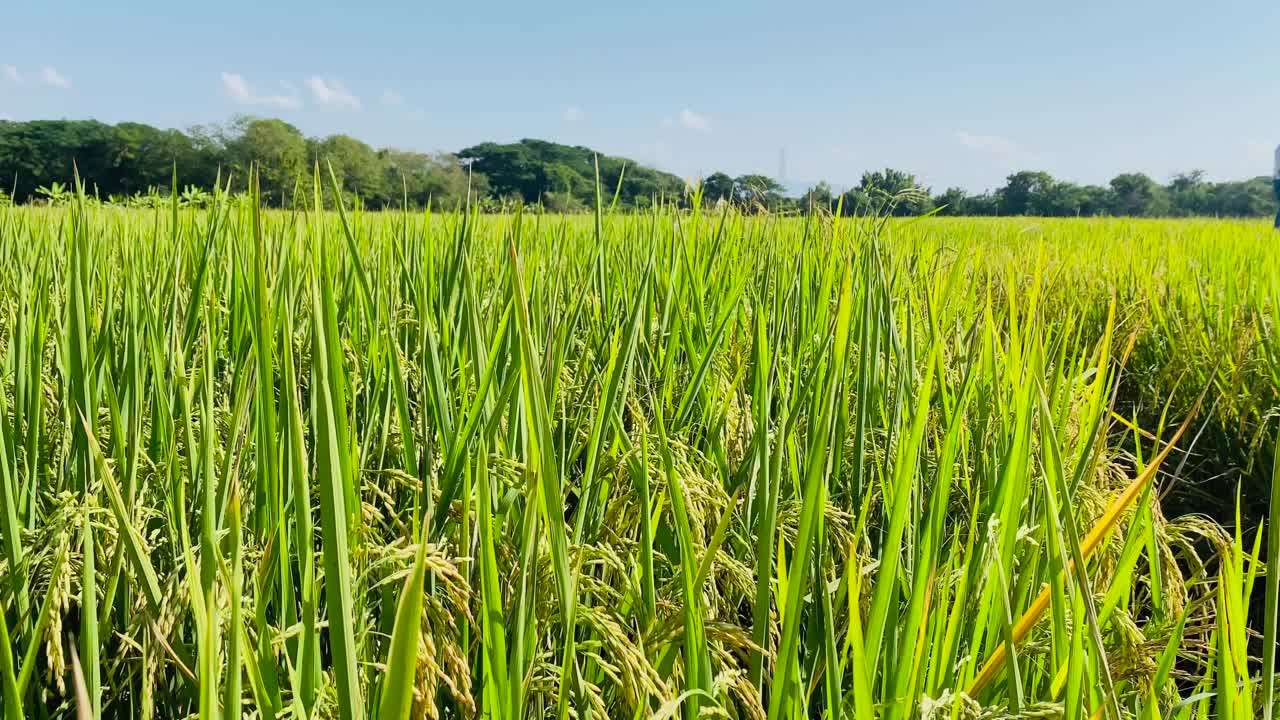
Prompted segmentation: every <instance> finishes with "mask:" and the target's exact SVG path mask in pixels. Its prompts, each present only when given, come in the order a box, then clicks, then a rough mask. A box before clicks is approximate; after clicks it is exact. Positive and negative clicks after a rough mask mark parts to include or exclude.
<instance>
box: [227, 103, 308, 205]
mask: <svg viewBox="0 0 1280 720" xmlns="http://www.w3.org/2000/svg"><path fill="white" fill-rule="evenodd" d="M226 154H227V160H228V161H229V164H230V165H231V166H232V167H233V168H235V170H236V172H237V173H238V174H239V176H240V177H241V178H242V179H243V178H246V177H247V176H248V171H249V167H250V165H253V166H255V167H256V168H257V171H258V178H259V182H260V183H261V187H262V195H263V200H264V201H265V202H269V203H271V204H277V205H282V206H288V205H290V204H292V201H293V191H294V188H295V187H300V185H299V183H302V184H304V185H307V184H309V183H310V177H311V172H310V168H309V166H308V162H307V160H308V158H307V140H306V138H305V137H303V135H302V132H301V131H300V130H298V128H296V127H294V126H292V125H290V124H289V123H287V122H285V121H283V120H274V119H267V118H252V117H242V118H238V119H237V120H236V121H235V122H234V123H233V124H232V129H231V137H230V139H228V140H227V142H226ZM308 192H309V191H308Z"/></svg>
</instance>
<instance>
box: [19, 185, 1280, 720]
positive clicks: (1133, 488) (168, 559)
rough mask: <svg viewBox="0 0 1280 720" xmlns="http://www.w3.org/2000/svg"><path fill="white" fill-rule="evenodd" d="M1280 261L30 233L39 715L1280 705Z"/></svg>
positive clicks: (31, 495) (1044, 714)
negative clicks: (1279, 461) (1279, 648)
mask: <svg viewBox="0 0 1280 720" xmlns="http://www.w3.org/2000/svg"><path fill="white" fill-rule="evenodd" d="M317 185H318V182H317ZM319 196H320V191H319V190H317V191H316V203H315V206H316V207H323V203H322V202H320V197H319ZM1278 267H1280V244H1277V237H1276V235H1275V234H1274V233H1272V232H1271V230H1270V228H1269V226H1268V224H1267V223H1265V222H1227V221H1214V220H1203V221H1198V220H1176V221H1174V220H1171V221H1162V220H1146V221H1133V220H1052V221H1049V220H1033V219H981V220H976V219H949V218H948V219H943V218H923V219H918V220H892V221H887V220H879V219H876V218H862V219H840V220H832V219H831V218H827V217H808V218H797V217H789V218H782V217H769V216H747V215H741V214H738V213H736V212H734V211H724V212H720V211H707V212H696V211H695V212H676V211H669V210H662V209H658V210H654V211H652V212H646V213H635V214H632V213H621V212H616V213H615V212H611V211H610V210H609V209H608V208H607V207H604V208H599V209H597V212H596V213H595V214H594V215H585V216H554V215H541V214H537V213H523V214H515V215H493V216H491V215H480V214H476V213H468V212H466V211H454V212H435V213H430V212H428V213H391V212H377V213H375V212H368V213H366V212H361V211H356V210H350V209H347V210H342V209H340V210H339V211H337V212H335V211H324V210H314V209H312V210H306V209H303V210H298V211H288V212H286V211H280V210H272V211H268V210H262V209H259V207H258V206H257V204H256V203H255V202H253V201H252V198H248V199H247V200H246V199H245V198H236V197H231V196H228V195H226V194H225V193H218V194H217V195H216V197H215V199H214V202H213V206H212V208H210V209H205V210H195V209H184V208H180V207H179V206H178V203H177V201H176V199H175V201H174V203H173V204H172V206H170V207H165V208H162V209H156V210H152V211H141V210H124V209H118V208H111V207H105V206H99V205H97V204H95V203H93V202H91V201H90V200H88V199H86V198H84V197H81V198H79V199H78V200H77V201H75V202H73V203H72V204H71V205H70V206H69V207H50V208H0V605H2V607H3V612H0V689H2V690H3V694H2V695H0V698H2V701H3V712H2V713H0V715H2V716H3V718H4V720H14V719H16V718H72V717H75V718H85V717H93V718H96V717H105V718H187V717H194V718H200V719H201V720H204V719H206V718H234V717H252V718H274V717H299V718H341V719H342V720H360V719H363V718H381V719H394V720H402V719H403V718H410V717H412V718H472V717H482V718H491V719H493V720H512V719H515V718H532V717H538V718H557V719H559V720H564V719H565V718H575V719H577V720H586V719H587V718H595V719H596V720H603V719H604V718H633V719H640V718H660V719H664V718H684V719H686V720H692V719H693V718H700V717H726V718H741V719H748V720H777V719H779V718H815V719H816V718H825V719H829V720H838V719H839V718H858V719H861V718H883V719H884V720H916V719H919V720H942V719H943V718H947V719H948V720H960V719H964V720H976V719H983V720H996V719H1001V718H1009V719H1012V718H1064V719H1066V720H1091V719H1092V718H1115V719H1116V720H1119V719H1120V718H1125V719H1129V718H1132V719H1135V720H1137V719H1141V720H1147V719H1151V720H1155V719H1156V718H1178V719H1192V718H1195V719H1200V718H1227V719H1235V720H1240V719H1244V718H1255V717H1265V718H1271V717H1276V713H1275V693H1274V687H1275V682H1274V678H1275V666H1276V657H1275V648H1276V642H1275V641H1276V624H1275V618H1276V600H1277V597H1278V595H1280V592H1278V588H1277V579H1280V578H1278V577H1277V574H1275V573H1271V574H1268V573H1267V572H1266V571H1265V568H1267V567H1269V566H1270V567H1274V566H1276V565H1277V561H1278V560H1280V532H1277V530H1278V529H1280V528H1278V527H1273V526H1271V525H1269V524H1265V523H1264V522H1263V521H1264V520H1265V519H1266V518H1267V517H1268V516H1270V517H1276V516H1277V515H1278V513H1277V510H1278V509H1280V491H1277V487H1278V486H1280V482H1277V481H1276V476H1275V475H1274V473H1275V472H1276V471H1275V469H1274V468H1275V465H1274V461H1273V455H1274V452H1275V438H1276V432H1277V430H1276V422H1275V419H1274V415H1275V414H1276V411H1277V408H1278V407H1280V334H1278V333H1280V279H1278V275H1277V268H1278ZM1214 503H1216V504H1214ZM1175 506H1176V507H1177V508H1178V509H1177V511H1176V512H1174V511H1172V510H1171V508H1173V507H1175ZM1268 508H1270V509H1271V511H1270V512H1269V511H1268Z"/></svg>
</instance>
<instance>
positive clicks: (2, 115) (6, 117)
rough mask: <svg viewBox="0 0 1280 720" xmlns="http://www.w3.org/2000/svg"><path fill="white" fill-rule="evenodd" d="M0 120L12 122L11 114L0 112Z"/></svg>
mask: <svg viewBox="0 0 1280 720" xmlns="http://www.w3.org/2000/svg"><path fill="white" fill-rule="evenodd" d="M0 122H13V116H12V115H7V114H5V113H0Z"/></svg>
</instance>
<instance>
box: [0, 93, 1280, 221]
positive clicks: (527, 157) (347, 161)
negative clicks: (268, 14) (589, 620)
mask: <svg viewBox="0 0 1280 720" xmlns="http://www.w3.org/2000/svg"><path fill="white" fill-rule="evenodd" d="M317 161H319V162H322V163H331V164H332V165H333V166H334V169H335V171H336V172H337V174H338V177H339V178H340V179H341V180H342V181H343V187H344V189H345V191H346V193H347V197H348V199H349V200H354V199H357V198H358V199H359V200H360V201H362V202H363V203H364V204H365V206H367V207H371V208H388V207H391V208H400V207H401V206H402V205H404V204H405V203H406V201H407V204H408V205H409V207H413V208H421V207H425V206H426V205H427V203H428V202H429V201H430V202H431V203H432V204H434V206H435V207H438V208H454V207H457V206H459V205H464V204H466V202H467V200H468V198H470V200H471V201H472V202H473V204H474V205H476V206H478V207H480V208H481V209H484V210H490V211H502V210H511V209H512V208H514V207H516V206H517V205H525V206H536V205H541V206H542V207H544V208H546V209H548V210H551V211H553V212H581V211H590V210H591V209H592V207H593V203H594V198H595V187H596V163H597V162H598V163H599V175H600V182H601V184H602V185H603V186H604V187H605V188H606V190H607V192H609V193H612V192H613V191H616V192H617V198H616V201H617V204H618V206H619V207H622V208H644V207H649V206H650V205H652V204H654V203H655V202H658V203H674V204H678V205H685V206H687V205H688V204H689V202H690V198H689V195H688V191H689V189H690V188H689V183H688V182H687V179H682V178H679V177H677V176H675V175H672V174H670V173H665V172H661V171H658V170H654V169H652V168H648V167H645V166H643V165H640V164H638V163H635V162H632V161H628V160H626V159H624V158H618V157H612V156H608V155H598V156H597V154H596V153H595V152H594V151H592V150H591V149H589V148H585V147H575V146H568V145H561V144H558V143H553V142H547V141H545V140H521V141H520V142H517V143H509V144H498V143H481V144H479V145H475V146H472V147H468V148H464V149H462V150H459V151H458V152H457V153H454V154H425V153H419V152H411V151H405V150H396V149H393V148H383V149H374V148H372V147H370V146H368V145H366V144H365V143H363V142H360V141H359V140H356V139H354V138H352V137H350V136H347V135H333V136H330V137H326V138H308V137H305V136H304V135H303V134H302V132H301V131H299V130H298V129H297V128H295V127H294V126H292V125H290V124H288V123H286V122H284V121H281V120H273V119H263V118H248V117H243V118H239V119H237V120H236V121H234V122H233V123H231V124H230V125H228V126H226V127H218V126H208V127H195V128H192V129H190V130H188V131H187V132H181V131H178V130H160V129H157V128H154V127H150V126H148V125H142V124H139V123H121V124H119V125H114V126H113V125H106V124H103V123H100V122H96V121H92V120H84V121H74V120H48V121H31V122H6V121H3V120H0V204H3V203H4V202H5V200H6V194H7V195H10V196H12V198H14V199H16V200H17V201H19V202H29V201H32V200H55V201H56V200H57V199H59V198H63V199H65V197H67V195H68V193H67V188H69V187H70V185H71V179H72V176H73V174H74V168H75V167H77V166H78V168H79V172H80V176H81V177H84V178H87V181H88V182H89V184H90V192H91V193H93V194H97V195H98V196H100V197H101V198H102V199H104V200H106V199H114V200H115V201H116V202H117V203H118V204H135V205H137V204H148V203H149V204H155V199H154V198H155V191H156V189H157V188H167V187H168V186H169V184H170V182H171V176H172V173H173V169H174V167H175V163H176V167H177V168H178V169H179V171H180V172H181V176H180V178H179V180H180V182H181V183H182V184H183V185H186V186H190V187H191V188H192V193H193V194H195V193H204V195H197V196H198V197H201V198H205V199H207V193H208V192H209V191H210V190H211V189H212V188H213V185H214V182H215V181H216V179H217V178H218V176H219V173H221V174H222V176H223V177H224V178H226V177H227V176H228V175H230V176H231V177H232V178H233V188H238V189H243V188H244V179H245V178H246V177H247V170H248V168H249V166H250V164H252V163H256V164H258V166H259V167H260V168H261V171H260V174H261V183H262V193H263V198H264V202H266V203H267V204H269V205H273V206H286V207H288V206H292V205H294V204H296V202H297V201H298V198H295V197H293V192H294V188H295V187H298V185H299V183H301V184H302V185H304V186H305V185H306V184H307V183H309V182H310V177H309V175H310V171H309V169H310V168H311V167H312V166H313V164H314V163H315V162H317ZM620 180H621V181H622V182H620ZM701 182H702V187H703V195H704V197H705V198H706V200H707V202H708V203H721V202H722V203H725V204H730V205H734V206H736V207H738V208H739V209H741V210H743V211H745V212H752V213H755V212H771V213H801V212H808V211H811V210H813V209H819V210H823V211H825V212H835V211H836V210H837V209H839V210H841V211H842V212H843V213H844V214H846V215H865V214H868V213H889V214H893V215H899V216H908V215H920V214H923V213H926V212H930V211H933V210H937V211H938V212H939V213H941V214H944V215H966V216H979V215H1038V216H1051V217H1076V216H1086V217H1091V216H1133V217H1178V216H1182V217H1186V216H1217V217H1265V216H1269V215H1271V214H1274V211H1275V200H1274V198H1273V192H1272V187H1271V183H1270V180H1269V179H1268V178H1265V177H1259V178H1254V179H1252V180H1246V181H1242V182H1216V183H1215V182H1209V181H1207V180H1205V178H1204V174H1203V173H1201V172H1199V171H1192V172H1188V173H1183V174H1180V175H1177V176H1176V177H1174V178H1173V179H1172V180H1171V181H1170V182H1169V183H1168V184H1164V185H1162V184H1160V183H1158V182H1156V181H1155V180H1153V179H1151V178H1149V177H1147V176H1146V175H1142V174H1139V173H1126V174H1123V175H1119V176H1117V177H1115V178H1114V179H1112V180H1111V182H1110V183H1109V184H1107V185H1106V186H1096V185H1077V184H1075V183H1071V182H1068V181H1065V180H1058V179H1055V178H1053V177H1052V176H1050V175H1049V174H1048V173H1044V172H1030V171H1026V172H1018V173H1014V174H1013V175H1010V176H1009V177H1008V179H1007V180H1006V182H1005V184H1004V185H1003V186H1002V187H1000V188H998V189H997V190H995V191H994V192H989V193H981V194H976V195H975V194H971V193H968V192H966V191H965V190H963V189H960V188H949V189H947V190H945V191H943V192H942V193H940V194H931V193H930V191H929V189H928V188H919V187H918V185H919V182H918V180H917V179H916V177H915V176H914V175H912V174H910V173H907V172H903V171H901V170H894V169H891V168H887V169H884V170H878V171H872V172H866V173H864V174H863V176H862V179H861V181H860V182H859V183H858V185H857V186H855V187H853V188H850V189H848V190H847V191H845V192H843V193H838V192H836V191H834V190H833V189H832V188H831V186H830V185H828V184H827V183H825V182H823V183H818V184H817V185H815V186H814V187H812V188H810V189H809V190H807V191H806V192H805V193H804V194H803V195H802V196H801V197H799V198H796V197H790V196H788V195H787V193H786V191H785V188H784V187H783V186H782V185H781V184H780V183H778V182H777V181H776V180H774V179H772V178H770V177H768V176H765V175H759V174H746V175H740V176H738V177H731V176H729V175H727V174H725V173H721V172H715V173H712V174H710V175H708V176H707V177H706V178H703V179H702V181H701ZM59 190H61V191H62V192H61V193H59ZM890 198H894V199H895V202H894V203H892V204H890V203H888V202H887V201H888V199H890ZM303 199H305V198H303ZM605 199H606V201H609V202H612V201H613V200H614V198H612V197H606V198H605Z"/></svg>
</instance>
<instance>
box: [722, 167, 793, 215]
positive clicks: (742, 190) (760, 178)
mask: <svg viewBox="0 0 1280 720" xmlns="http://www.w3.org/2000/svg"><path fill="white" fill-rule="evenodd" d="M784 189H785V188H783V187H782V185H781V183H779V182H778V181H776V180H774V179H773V178H771V177H768V176H767V175H739V176H738V177H736V178H734V179H733V200H734V202H736V203H737V204H738V206H739V207H741V208H742V209H744V210H747V211H750V212H757V211H769V212H773V211H776V210H778V209H779V208H780V206H781V205H782V197H783V196H782V192H783V190H784Z"/></svg>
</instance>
